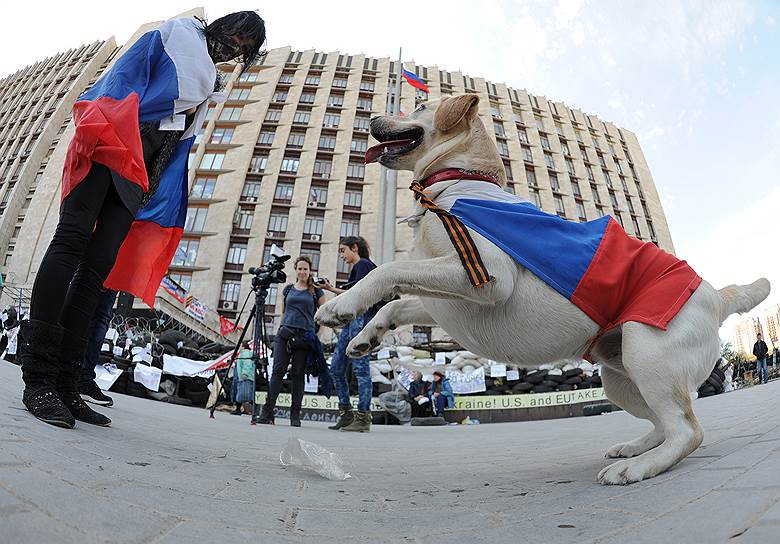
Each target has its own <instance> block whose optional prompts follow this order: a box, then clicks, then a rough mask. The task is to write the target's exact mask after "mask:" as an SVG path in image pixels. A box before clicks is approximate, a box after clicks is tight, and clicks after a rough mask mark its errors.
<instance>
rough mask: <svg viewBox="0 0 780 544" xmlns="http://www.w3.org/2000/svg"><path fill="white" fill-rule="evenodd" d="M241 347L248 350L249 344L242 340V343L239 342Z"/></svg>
mask: <svg viewBox="0 0 780 544" xmlns="http://www.w3.org/2000/svg"><path fill="white" fill-rule="evenodd" d="M241 347H242V348H244V349H249V342H248V341H246V340H244V341H243V342H241Z"/></svg>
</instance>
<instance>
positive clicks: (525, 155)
mask: <svg viewBox="0 0 780 544" xmlns="http://www.w3.org/2000/svg"><path fill="white" fill-rule="evenodd" d="M520 148H521V150H522V152H523V160H524V161H525V162H534V158H533V156H532V155H531V148H530V147H528V146H527V145H521V146H520Z"/></svg>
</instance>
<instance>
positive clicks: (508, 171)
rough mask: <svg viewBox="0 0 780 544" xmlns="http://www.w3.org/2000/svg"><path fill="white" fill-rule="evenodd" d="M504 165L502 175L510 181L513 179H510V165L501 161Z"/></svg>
mask: <svg viewBox="0 0 780 544" xmlns="http://www.w3.org/2000/svg"><path fill="white" fill-rule="evenodd" d="M503 163H504V174H506V179H507V181H512V180H513V179H514V178H513V177H512V165H510V164H509V162H508V161H503Z"/></svg>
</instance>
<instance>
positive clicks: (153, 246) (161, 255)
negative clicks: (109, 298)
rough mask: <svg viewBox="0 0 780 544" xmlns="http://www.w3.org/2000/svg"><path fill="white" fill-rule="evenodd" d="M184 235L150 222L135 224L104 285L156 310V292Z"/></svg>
mask: <svg viewBox="0 0 780 544" xmlns="http://www.w3.org/2000/svg"><path fill="white" fill-rule="evenodd" d="M183 232H184V229H182V228H179V227H173V228H164V227H161V226H160V225H158V224H157V223H153V222H151V221H136V222H134V223H133V226H132V227H130V232H129V233H128V234H127V238H125V241H124V243H123V244H122V247H121V248H120V250H119V254H118V256H117V259H116V262H115V263H114V268H113V269H111V273H110V274H109V275H108V278H107V279H106V281H105V283H104V285H105V286H106V287H108V288H109V289H114V290H117V291H126V292H128V293H133V294H134V295H135V296H137V297H139V298H141V299H142V300H143V301H144V302H145V303H146V304H147V305H148V306H149V307H150V308H154V297H155V295H157V289H159V287H160V282H161V281H162V279H163V276H165V272H166V271H167V270H168V266H169V265H170V264H171V261H172V260H173V255H174V254H175V253H176V248H178V247H179V241H180V240H181V236H182V234H183Z"/></svg>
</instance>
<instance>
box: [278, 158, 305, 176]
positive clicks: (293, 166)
mask: <svg viewBox="0 0 780 544" xmlns="http://www.w3.org/2000/svg"><path fill="white" fill-rule="evenodd" d="M300 164H301V160H300V159H297V158H291V157H285V158H284V159H282V168H281V171H282V172H287V173H289V174H297V173H298V166H300Z"/></svg>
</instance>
